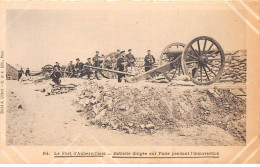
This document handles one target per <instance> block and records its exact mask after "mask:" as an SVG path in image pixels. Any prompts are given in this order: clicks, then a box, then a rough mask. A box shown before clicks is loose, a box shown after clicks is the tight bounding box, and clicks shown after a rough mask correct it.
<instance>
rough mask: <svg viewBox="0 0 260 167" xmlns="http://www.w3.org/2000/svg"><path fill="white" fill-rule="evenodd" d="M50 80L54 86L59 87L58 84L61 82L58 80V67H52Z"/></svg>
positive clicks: (59, 75) (59, 74) (59, 76)
mask: <svg viewBox="0 0 260 167" xmlns="http://www.w3.org/2000/svg"><path fill="white" fill-rule="evenodd" d="M50 78H51V79H52V81H53V82H54V83H55V84H57V85H60V83H61V80H60V78H61V73H60V71H59V69H58V67H54V70H53V72H52V74H51V76H50Z"/></svg>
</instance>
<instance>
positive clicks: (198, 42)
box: [197, 40, 201, 56]
mask: <svg viewBox="0 0 260 167" xmlns="http://www.w3.org/2000/svg"><path fill="white" fill-rule="evenodd" d="M197 44H198V50H199V56H201V52H200V41H199V40H197Z"/></svg>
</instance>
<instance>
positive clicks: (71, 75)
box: [66, 64, 75, 78]
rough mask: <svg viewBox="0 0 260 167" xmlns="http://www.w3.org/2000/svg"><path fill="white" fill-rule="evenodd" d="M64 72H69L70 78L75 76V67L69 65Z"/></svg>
mask: <svg viewBox="0 0 260 167" xmlns="http://www.w3.org/2000/svg"><path fill="white" fill-rule="evenodd" d="M66 71H68V72H70V75H69V76H70V78H71V77H73V76H74V75H75V66H74V65H73V64H69V65H68V67H67V69H66Z"/></svg>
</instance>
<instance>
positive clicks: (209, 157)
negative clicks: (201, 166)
mask: <svg viewBox="0 0 260 167" xmlns="http://www.w3.org/2000/svg"><path fill="white" fill-rule="evenodd" d="M112 158H191V159H192V158H219V156H200V157H122V156H113V157H112Z"/></svg>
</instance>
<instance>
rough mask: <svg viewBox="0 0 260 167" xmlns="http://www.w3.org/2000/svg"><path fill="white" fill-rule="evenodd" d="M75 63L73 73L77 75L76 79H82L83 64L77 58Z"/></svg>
mask: <svg viewBox="0 0 260 167" xmlns="http://www.w3.org/2000/svg"><path fill="white" fill-rule="evenodd" d="M76 61H77V63H76V65H75V72H77V73H78V77H82V76H83V74H84V73H83V66H84V64H83V63H82V62H80V59H79V58H77V59H76Z"/></svg>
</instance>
